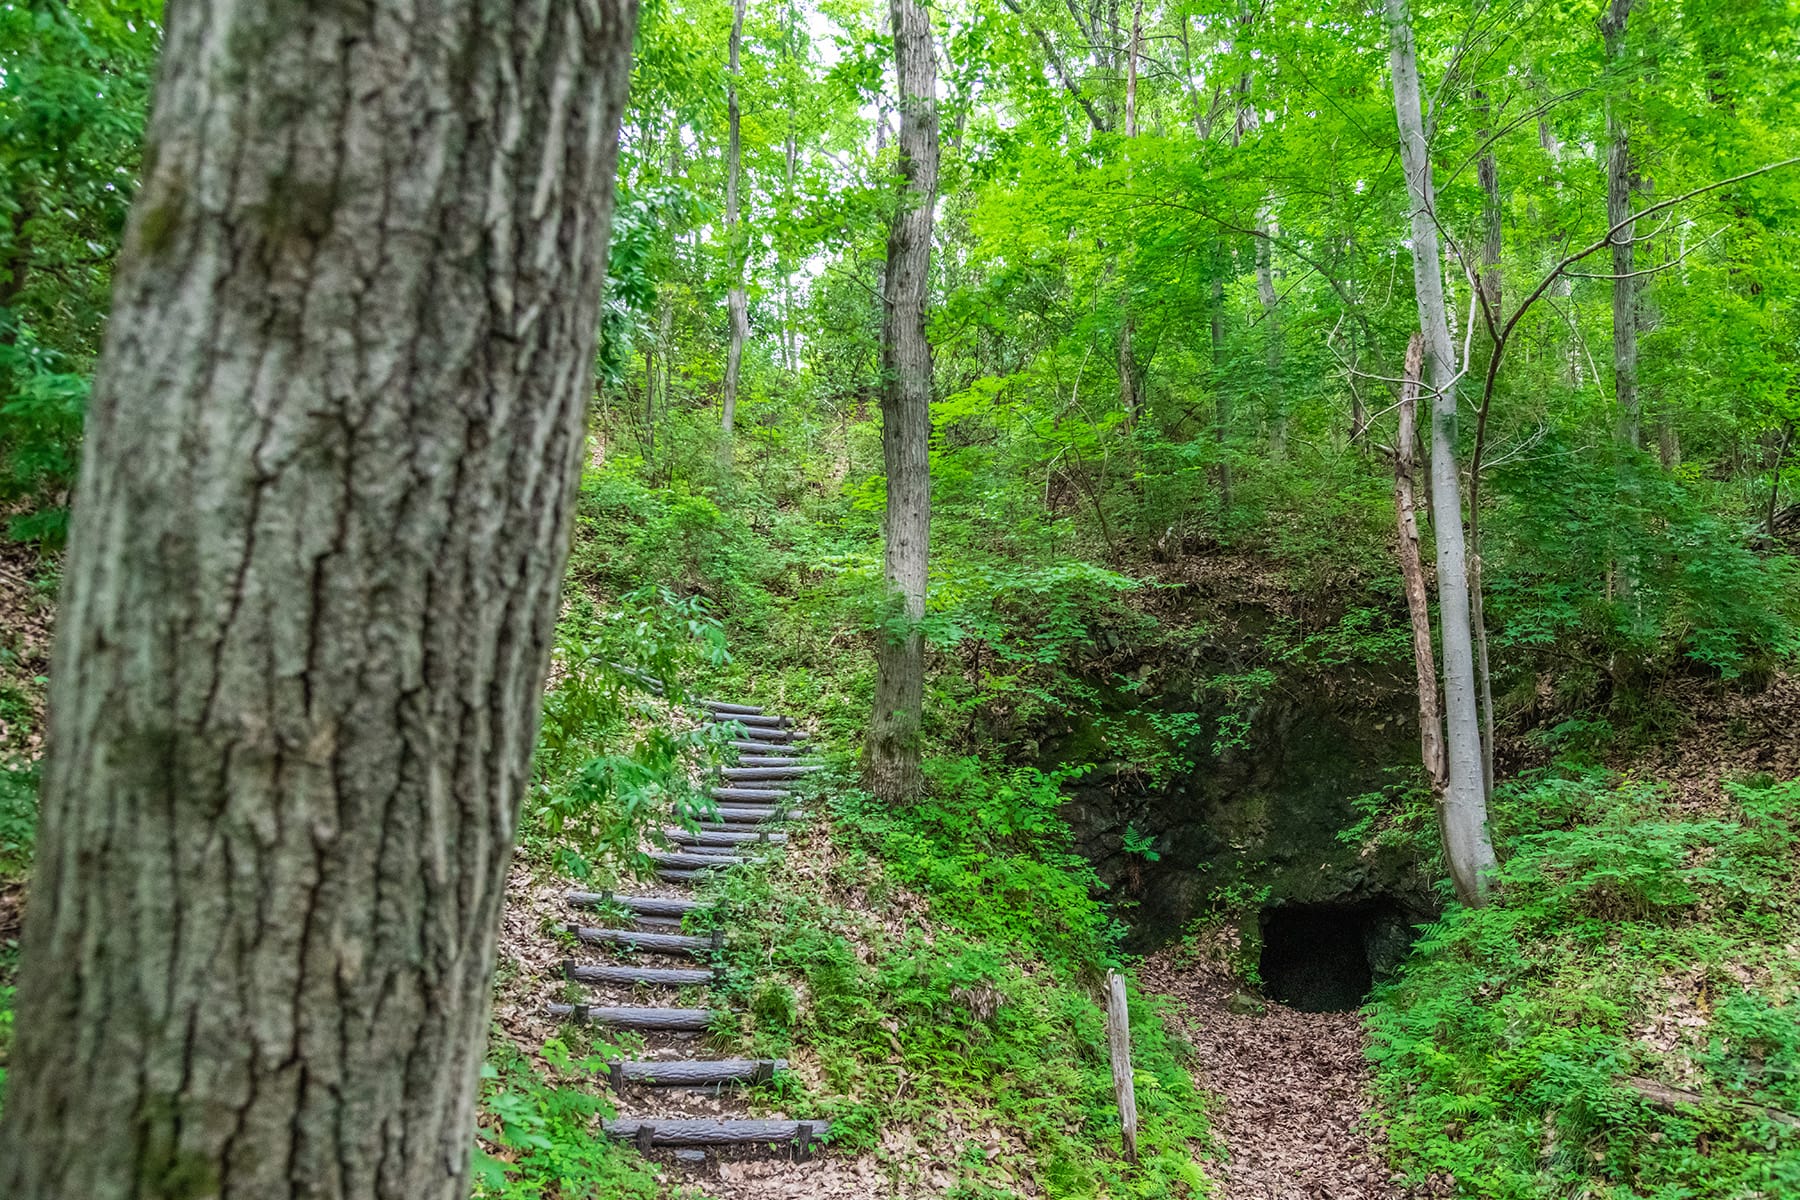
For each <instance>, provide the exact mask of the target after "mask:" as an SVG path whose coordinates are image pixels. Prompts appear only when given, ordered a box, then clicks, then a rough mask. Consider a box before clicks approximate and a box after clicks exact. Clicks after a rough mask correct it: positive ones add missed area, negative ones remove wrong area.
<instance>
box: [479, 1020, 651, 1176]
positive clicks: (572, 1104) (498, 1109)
mask: <svg viewBox="0 0 1800 1200" xmlns="http://www.w3.org/2000/svg"><path fill="white" fill-rule="evenodd" d="M541 1057H542V1059H543V1061H544V1065H543V1066H542V1067H539V1066H537V1065H536V1064H534V1063H533V1062H532V1061H531V1059H529V1058H527V1057H526V1056H525V1055H524V1054H523V1053H521V1052H520V1050H519V1049H518V1048H517V1047H516V1046H514V1045H512V1043H510V1042H509V1041H507V1040H506V1038H505V1037H504V1036H501V1035H499V1034H496V1035H495V1037H494V1039H493V1043H492V1049H491V1051H490V1052H489V1054H488V1061H487V1062H486V1064H484V1065H483V1067H482V1071H481V1116H480V1127H479V1131H478V1141H477V1145H476V1150H475V1156H474V1164H473V1171H472V1174H473V1176H474V1193H475V1195H476V1196H478V1197H482V1198H483V1200H540V1198H542V1197H571V1198H573V1197H602V1196H604V1197H607V1200H614V1198H617V1200H656V1197H659V1196H662V1195H664V1194H665V1192H664V1190H663V1188H662V1185H661V1184H660V1182H659V1181H658V1180H657V1178H656V1176H655V1174H654V1173H653V1172H652V1171H651V1169H650V1167H649V1165H648V1164H647V1163H645V1162H644V1160H643V1159H642V1158H640V1157H638V1156H637V1155H636V1154H635V1153H633V1152H631V1151H629V1150H627V1149H625V1148H624V1147H622V1146H619V1145H618V1144H617V1143H614V1142H611V1141H609V1140H608V1139H606V1138H602V1137H598V1136H596V1134H595V1130H594V1123H595V1122H596V1121H598V1120H600V1119H601V1118H603V1117H609V1116H611V1115H612V1106H611V1104H610V1103H609V1101H608V1100H607V1098H606V1094H605V1091H604V1089H603V1088H600V1087H597V1086H596V1083H595V1081H596V1079H597V1078H598V1077H599V1076H600V1074H601V1073H602V1072H603V1070H604V1068H605V1062H604V1058H603V1057H602V1056H600V1055H597V1054H588V1055H582V1056H579V1057H578V1056H577V1054H576V1053H575V1052H574V1051H572V1050H571V1049H570V1047H569V1046H568V1045H567V1044H565V1043H564V1042H562V1041H560V1040H552V1041H550V1042H548V1043H546V1044H545V1045H544V1046H543V1048H542V1053H541Z"/></svg>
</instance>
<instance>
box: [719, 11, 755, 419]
mask: <svg viewBox="0 0 1800 1200" xmlns="http://www.w3.org/2000/svg"><path fill="white" fill-rule="evenodd" d="M743 41H744V0H734V3H733V5H732V9H731V50H730V66H729V69H730V78H729V79H728V80H727V81H726V84H725V123H726V126H727V129H728V133H727V135H726V139H727V140H726V143H725V245H726V251H725V253H726V256H727V257H726V262H727V263H728V264H729V270H730V271H731V291H730V292H729V293H728V294H727V296H726V300H725V308H726V312H727V314H728V316H729V319H730V321H731V333H730V340H729V342H728V343H727V346H726V350H725V396H724V409H725V413H724V418H723V422H722V423H723V427H724V430H725V434H726V436H727V437H729V436H730V435H731V429H732V425H733V423H734V422H735V421H736V420H737V397H738V377H739V376H740V375H741V374H742V373H743V367H744V342H745V340H746V339H748V337H749V336H750V316H749V296H748V294H747V293H746V292H745V290H744V253H743V238H742V237H741V236H740V235H739V233H738V186H739V183H738V180H739V176H740V174H741V173H742V172H743V161H744V143H743V117H742V114H741V112H740V111H739V109H738V80H739V78H740V77H741V76H742V69H741V67H740V66H739V63H738V52H739V50H740V48H741V47H742V45H743Z"/></svg>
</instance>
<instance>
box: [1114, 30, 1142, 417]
mask: <svg viewBox="0 0 1800 1200" xmlns="http://www.w3.org/2000/svg"><path fill="white" fill-rule="evenodd" d="M1143 28H1144V2H1143V0H1137V3H1136V5H1135V6H1134V7H1133V9H1132V14H1131V42H1130V44H1129V45H1128V46H1127V47H1126V51H1125V138H1126V140H1127V141H1130V140H1131V139H1132V138H1135V137H1137V85H1138V39H1139V38H1140V37H1141V36H1142V35H1143ZM1128 153H1129V151H1128ZM1130 170H1131V168H1130V164H1129V162H1127V164H1126V178H1128V179H1129V178H1130ZM1122 274H1123V275H1124V276H1125V278H1124V279H1123V280H1122V288H1123V292H1124V298H1123V299H1122V300H1121V302H1120V307H1122V308H1123V309H1124V310H1125V311H1124V319H1123V320H1122V321H1121V322H1120V324H1119V356H1118V357H1119V406H1120V407H1121V408H1123V409H1124V410H1125V426H1126V428H1127V429H1129V428H1131V427H1132V426H1133V425H1135V424H1136V423H1137V417H1138V405H1139V402H1140V400H1141V396H1140V395H1139V386H1138V363H1137V352H1136V351H1135V350H1134V349H1133V348H1132V345H1131V339H1132V335H1133V334H1134V333H1135V332H1136V329H1137V321H1136V318H1135V317H1134V315H1133V313H1132V311H1131V280H1130V273H1129V270H1127V271H1125V272H1122Z"/></svg>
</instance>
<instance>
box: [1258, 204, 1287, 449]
mask: <svg viewBox="0 0 1800 1200" xmlns="http://www.w3.org/2000/svg"><path fill="white" fill-rule="evenodd" d="M1274 238H1275V203H1274V201H1273V199H1271V200H1269V201H1267V202H1265V203H1264V204H1263V206H1262V208H1261V209H1259V210H1258V211H1257V214H1256V296H1257V299H1258V301H1260V302H1261V304H1262V314H1263V315H1262V319H1263V321H1264V322H1265V323H1267V325H1268V327H1269V328H1268V329H1267V331H1266V332H1265V335H1264V336H1265V337H1266V338H1267V339H1268V340H1267V342H1266V344H1265V346H1264V360H1263V361H1264V363H1265V364H1266V365H1267V367H1268V370H1269V390H1268V396H1269V450H1270V453H1271V454H1272V455H1273V456H1274V457H1276V458H1281V457H1282V456H1283V455H1285V454H1286V453H1287V400H1286V397H1285V396H1284V395H1283V394H1282V389H1281V357H1282V350H1283V345H1282V332H1281V316H1280V314H1279V313H1278V312H1277V311H1276V304H1277V303H1278V301H1279V297H1277V296H1276V294H1275V258H1274V250H1275V246H1274Z"/></svg>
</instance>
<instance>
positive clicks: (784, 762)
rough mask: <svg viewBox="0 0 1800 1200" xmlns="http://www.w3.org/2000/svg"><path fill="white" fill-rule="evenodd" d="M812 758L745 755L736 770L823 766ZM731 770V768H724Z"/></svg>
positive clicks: (740, 759) (739, 760)
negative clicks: (745, 768)
mask: <svg viewBox="0 0 1800 1200" xmlns="http://www.w3.org/2000/svg"><path fill="white" fill-rule="evenodd" d="M823 765H824V764H823V763H820V762H819V761H818V760H816V759H812V758H790V757H786V756H784V755H780V754H745V755H743V756H741V757H740V758H739V759H738V768H740V769H741V768H744V767H815V768H816V767H820V766H823ZM726 769H727V770H731V769H732V768H729V767H728V768H726Z"/></svg>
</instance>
